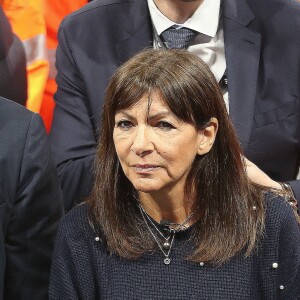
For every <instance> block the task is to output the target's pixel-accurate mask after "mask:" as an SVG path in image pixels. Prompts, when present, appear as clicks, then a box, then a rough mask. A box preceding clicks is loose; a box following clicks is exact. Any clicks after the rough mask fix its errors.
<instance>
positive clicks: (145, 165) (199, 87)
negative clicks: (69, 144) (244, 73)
mask: <svg viewBox="0 0 300 300" xmlns="http://www.w3.org/2000/svg"><path fill="white" fill-rule="evenodd" d="M99 130H100V140H99V144H98V147H97V152H96V166H95V170H96V175H95V184H94V188H93V191H92V194H91V196H90V197H89V198H88V200H87V203H84V204H82V205H78V206H77V207H75V208H73V210H71V212H69V214H68V215H67V216H66V217H65V219H64V220H63V221H62V223H61V226H60V229H59V233H58V236H57V240H56V244H55V250H54V255H53V264H52V268H51V279H50V290H49V296H50V299H64V300H67V299H131V300H132V299H149V300H150V299H151V300H153V299H235V300H238V299H240V300H246V299H249V300H250V299H251V300H253V299H255V300H259V299H289V300H296V299H298V297H299V296H300V285H299V282H300V229H299V226H298V224H297V222H296V219H295V218H294V215H293V211H292V208H291V207H290V205H289V204H288V203H287V202H286V201H285V200H284V199H283V198H281V197H279V196H276V195H275V194H272V193H271V192H270V191H268V189H267V188H265V187H264V188H263V187H261V186H259V185H257V184H255V183H252V182H250V181H249V179H248V176H247V175H246V172H245V170H244V163H243V160H242V152H241V149H240V145H239V142H238V139H237V136H236V134H235V130H234V128H233V126H232V124H231V122H230V120H229V117H228V114H227V111H226V107H225V105H224V102H223V99H222V93H221V91H220V89H219V86H218V82H217V81H216V80H215V78H214V76H213V74H212V73H211V72H210V70H209V68H208V67H207V66H206V65H205V64H204V63H203V62H202V61H201V60H200V59H199V58H198V57H197V56H195V55H193V54H191V53H189V52H187V51H182V50H165V51H160V50H148V51H146V52H143V53H141V54H138V55H137V56H136V57H134V58H132V59H131V60H129V61H128V62H127V63H125V64H124V65H123V66H122V67H121V68H120V69H119V70H118V71H117V72H116V73H115V75H114V76H113V77H112V79H111V82H110V84H109V85H108V89H107V94H106V99H105V102H104V108H103V116H102V123H101V127H100V129H99Z"/></svg>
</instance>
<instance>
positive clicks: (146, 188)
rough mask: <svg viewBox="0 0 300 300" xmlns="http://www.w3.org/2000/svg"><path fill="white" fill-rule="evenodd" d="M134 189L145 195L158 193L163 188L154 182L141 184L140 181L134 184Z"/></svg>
mask: <svg viewBox="0 0 300 300" xmlns="http://www.w3.org/2000/svg"><path fill="white" fill-rule="evenodd" d="M132 184H133V186H134V188H135V189H136V190H137V191H139V192H143V193H151V192H157V191H159V190H160V189H161V188H162V187H161V186H160V185H158V184H156V183H154V182H151V181H150V182H147V181H146V182H140V181H139V180H138V181H136V182H132Z"/></svg>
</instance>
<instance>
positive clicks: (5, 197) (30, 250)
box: [0, 97, 63, 300]
mask: <svg viewBox="0 0 300 300" xmlns="http://www.w3.org/2000/svg"><path fill="white" fill-rule="evenodd" d="M62 214H63V202H62V197H61V191H60V188H59V182H58V176H57V173H56V168H55V165H54V163H53V161H51V159H50V149H49V144H48V142H47V136H46V132H45V129H44V126H43V122H42V120H41V118H40V117H39V115H38V114H34V113H32V112H30V111H29V110H27V109H25V108H24V107H22V106H21V105H19V104H16V103H14V102H12V101H9V100H7V99H4V98H2V97H0V299H1V300H2V299H5V300H10V299H16V300H22V299H24V300H25V299H26V300H28V299H48V284H49V276H50V265H51V257H52V251H53V245H54V238H55V235H56V230H57V227H58V221H59V220H60V218H61V217H62Z"/></svg>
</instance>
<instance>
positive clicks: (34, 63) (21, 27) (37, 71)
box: [1, 0, 49, 112]
mask: <svg viewBox="0 0 300 300" xmlns="http://www.w3.org/2000/svg"><path fill="white" fill-rule="evenodd" d="M1 1H2V7H3V10H4V12H5V14H6V15H7V17H8V19H9V21H10V24H11V26H12V29H13V32H14V33H15V34H16V35H17V36H18V37H19V38H20V39H21V41H22V43H23V46H24V49H25V54H26V65H27V79H28V97H27V101H26V107H27V108H28V109H30V110H32V111H34V112H39V111H40V108H41V104H42V99H43V95H44V90H45V85H46V80H47V78H48V73H49V62H48V58H47V52H46V24H45V17H44V2H43V1H42V0H27V1H22V0H1Z"/></svg>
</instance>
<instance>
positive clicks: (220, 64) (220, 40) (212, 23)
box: [148, 0, 229, 111]
mask: <svg viewBox="0 0 300 300" xmlns="http://www.w3.org/2000/svg"><path fill="white" fill-rule="evenodd" d="M220 2H221V0H203V2H202V3H201V5H200V6H199V7H198V8H197V10H196V11H195V13H194V14H193V15H192V16H191V17H190V18H189V19H188V20H186V21H185V22H184V23H183V24H176V23H174V22H173V21H171V20H169V19H168V18H167V17H166V16H165V15H164V14H162V13H161V12H160V10H159V9H158V8H157V6H156V5H155V3H154V1H153V0H148V7H149V11H150V16H151V19H152V23H153V25H154V27H155V29H156V32H157V34H158V35H160V34H161V33H162V32H163V31H165V30H166V29H168V28H169V27H171V26H173V25H180V26H182V27H186V28H189V29H192V30H195V31H197V32H198V34H197V36H196V37H195V39H194V41H193V42H192V43H191V44H190V46H189V47H188V48H187V50H188V51H190V52H192V53H194V54H196V55H197V56H198V57H200V58H201V59H202V60H203V61H204V62H205V63H206V64H207V65H208V66H209V68H210V69H211V71H212V73H213V74H214V75H215V77H216V79H217V81H220V79H221V78H222V77H223V75H224V72H225V70H226V60H225V51H224V36H223V27H222V23H221V22H219V20H220ZM154 47H155V48H157V43H156V40H155V39H154ZM223 97H224V101H225V104H226V107H227V110H228V111H229V103H228V92H227V89H226V90H225V91H224V93H223Z"/></svg>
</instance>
